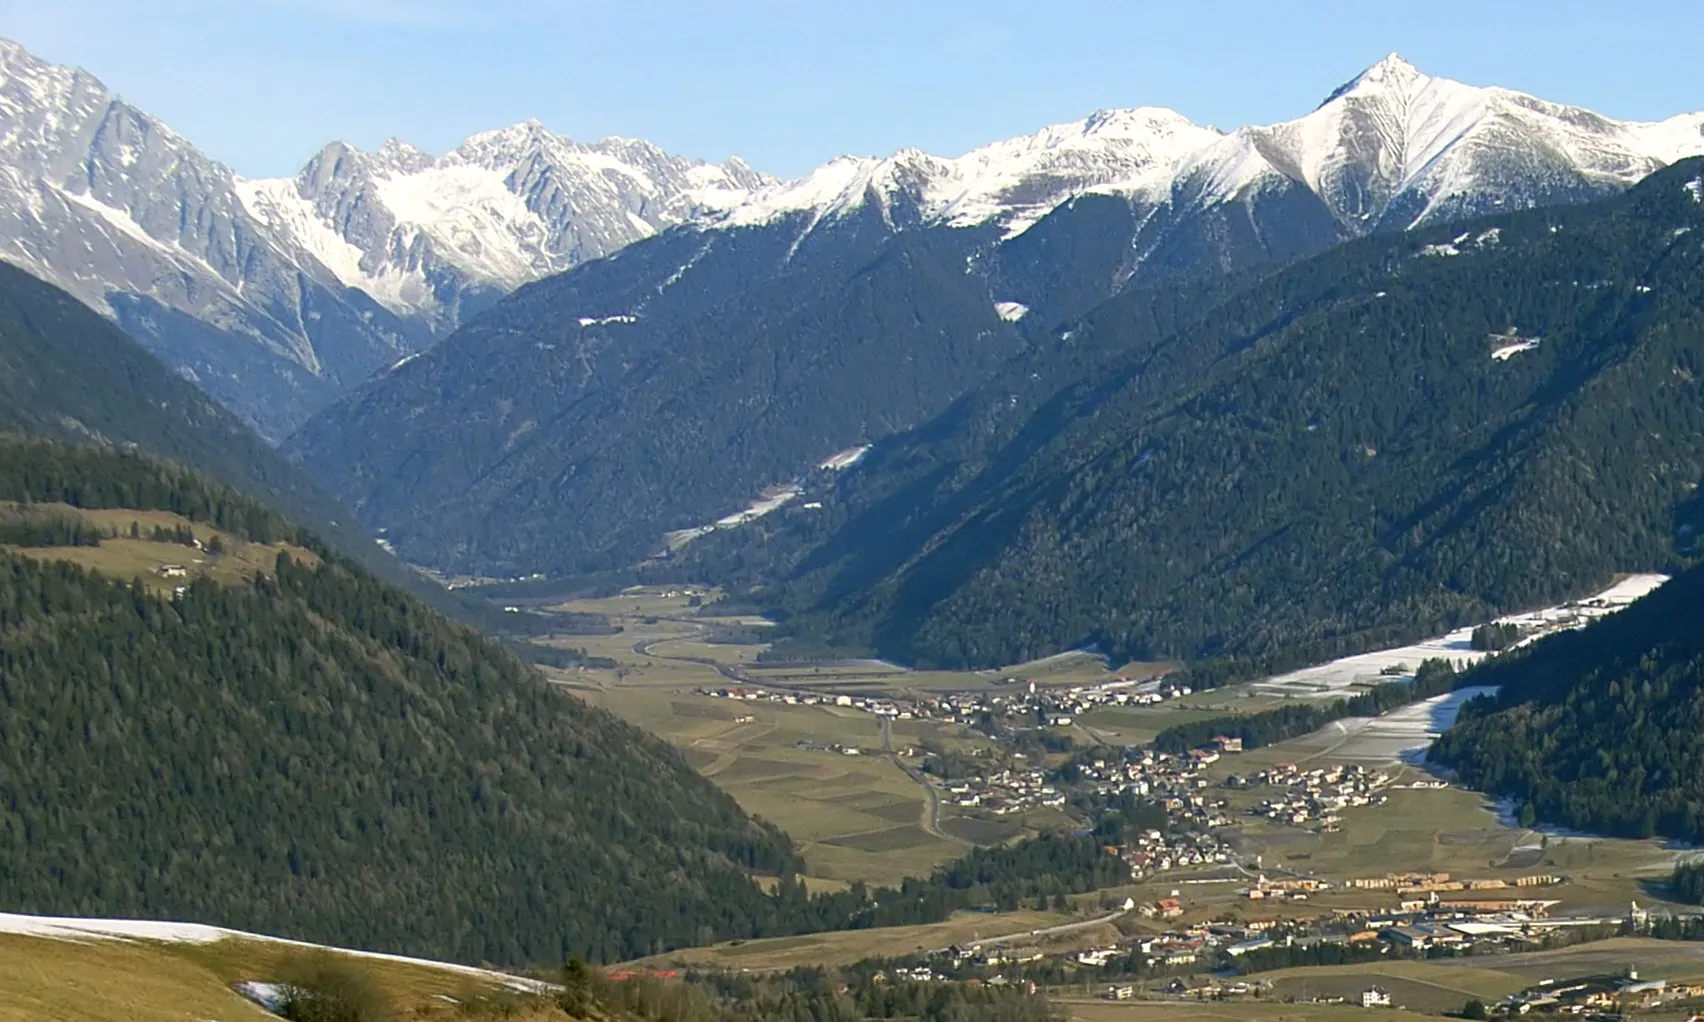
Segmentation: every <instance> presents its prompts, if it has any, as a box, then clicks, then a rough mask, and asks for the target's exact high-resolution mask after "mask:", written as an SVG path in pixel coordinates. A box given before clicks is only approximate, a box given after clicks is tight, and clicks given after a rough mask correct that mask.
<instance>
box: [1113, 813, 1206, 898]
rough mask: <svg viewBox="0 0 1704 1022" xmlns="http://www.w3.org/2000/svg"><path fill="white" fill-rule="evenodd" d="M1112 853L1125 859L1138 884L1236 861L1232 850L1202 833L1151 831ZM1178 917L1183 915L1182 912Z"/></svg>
mask: <svg viewBox="0 0 1704 1022" xmlns="http://www.w3.org/2000/svg"><path fill="white" fill-rule="evenodd" d="M1110 851H1112V852H1113V853H1114V854H1117V855H1121V856H1123V858H1124V861H1125V862H1126V863H1128V864H1129V866H1130V876H1131V878H1132V879H1133V880H1137V881H1141V880H1145V879H1147V878H1148V877H1151V876H1153V875H1155V874H1156V873H1164V872H1166V871H1168V870H1174V869H1192V868H1197V867H1201V866H1211V865H1215V864H1222V863H1228V862H1230V861H1231V858H1232V856H1231V849H1230V848H1229V846H1227V845H1226V844H1225V843H1224V842H1222V841H1220V840H1219V839H1218V838H1216V837H1214V836H1213V835H1212V834H1209V833H1207V832H1205V831H1198V830H1174V831H1172V832H1171V833H1162V832H1160V831H1157V830H1149V831H1145V832H1143V833H1142V834H1139V835H1137V836H1135V837H1134V838H1132V839H1131V841H1130V844H1128V845H1126V846H1123V847H1119V846H1116V845H1115V846H1112V847H1111V848H1110ZM1178 914H1179V915H1181V914H1182V912H1181V910H1180V911H1179V913H1178Z"/></svg>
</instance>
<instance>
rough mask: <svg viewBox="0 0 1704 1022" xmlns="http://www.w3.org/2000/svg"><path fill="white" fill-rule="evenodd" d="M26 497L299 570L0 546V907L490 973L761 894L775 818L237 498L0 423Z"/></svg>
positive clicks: (18, 493)
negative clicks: (93, 565)
mask: <svg viewBox="0 0 1704 1022" xmlns="http://www.w3.org/2000/svg"><path fill="white" fill-rule="evenodd" d="M32 498H34V499H39V500H52V501H55V502H58V503H59V504H63V505H70V506H72V507H77V506H80V505H84V504H87V505H90V506H106V507H112V506H125V507H130V508H133V509H136V510H138V511H145V510H169V511H174V512H177V513H179V514H182V515H184V516H185V517H186V518H188V519H190V520H192V521H198V522H208V523H211V524H215V525H217V527H218V528H219V529H221V530H223V531H224V532H225V533H227V534H229V535H232V536H235V537H237V538H238V539H240V540H243V541H253V542H269V541H271V540H274V539H279V538H288V539H291V540H293V541H294V542H296V543H299V544H301V545H303V546H304V547H306V548H307V549H309V550H311V551H312V552H313V554H314V556H315V560H314V562H313V563H312V564H311V565H310V564H309V563H304V562H302V561H299V560H298V559H296V558H293V557H291V556H289V555H288V554H282V555H279V556H277V557H276V559H275V563H274V564H273V565H272V566H271V567H270V570H267V571H265V572H264V573H259V574H255V575H245V576H243V577H242V578H241V580H240V581H238V582H235V583H232V584H221V583H219V582H216V581H212V580H210V579H207V578H190V579H187V580H185V581H186V582H187V584H186V585H184V587H183V590H182V591H181V592H180V593H176V594H175V595H174V594H173V593H172V592H171V591H170V590H164V591H162V590H161V589H160V588H159V587H158V586H157V585H156V584H153V583H152V582H150V583H149V584H132V583H130V582H128V581H117V580H113V579H110V578H107V577H104V576H102V575H100V574H98V573H95V572H92V571H90V570H88V569H86V568H84V567H79V566H77V565H74V564H71V563H67V562H66V561H64V560H61V559H56V558H54V557H53V556H52V555H53V550H52V549H51V548H46V549H37V548H32V549H31V550H30V551H29V555H28V556H25V555H23V554H20V553H18V552H17V548H9V550H0V908H3V909H5V910H16V911H26V912H38V913H46V914H60V915H95V916H139V917H156V918H157V917H166V918H179V919H190V920H207V921H216V922H218V923H221V924H224V925H233V926H237V927H240V928H243V929H251V930H260V931H265V932H272V933H279V934H282V935H287V936H291V937H298V938H303V939H310V940H316V941H319V942H323V943H336V944H342V945H346V946H354V947H364V948H374V949H383V950H390V951H404V952H409V953H414V954H423V955H428V956H431V957H437V958H444V959H452V960H461V961H479V960H490V961H497V962H507V963H519V962H549V961H560V960H562V959H563V958H564V957H566V956H567V955H568V954H570V953H578V954H581V955H583V956H586V957H588V958H593V959H615V958H624V957H631V956H633V955H635V954H640V953H645V952H650V951H655V950H660V949H662V948H664V947H670V946H679V945H681V944H687V943H695V942H699V941H702V940H706V939H710V938H714V937H717V936H733V935H742V934H745V933H748V932H750V931H751V930H752V929H753V927H754V926H756V925H757V924H758V923H757V921H758V920H761V919H763V918H765V913H767V912H769V911H771V908H772V906H771V903H770V902H769V901H768V899H766V897H765V896H764V895H763V893H762V892H761V891H760V890H759V889H758V887H757V885H755V884H754V883H753V882H752V881H751V880H750V879H749V876H748V872H747V871H748V870H755V871H759V872H763V873H778V872H783V871H786V870H788V869H790V868H791V867H792V866H793V865H794V855H793V852H792V849H791V845H790V843H789V842H788V841H787V839H786V838H785V837H784V836H783V835H781V834H780V833H779V832H777V831H775V830H773V829H772V828H766V827H763V826H760V825H758V824H756V823H754V822H753V821H752V820H750V819H749V818H748V817H746V816H745V815H744V814H743V813H741V812H740V810H739V809H738V807H737V805H736V804H735V803H734V802H733V800H732V799H730V798H729V797H727V796H726V795H724V794H722V793H720V792H719V791H717V790H716V789H715V788H714V787H713V786H712V785H711V784H710V783H709V782H707V781H705V780H704V779H703V778H700V777H699V776H697V775H696V774H694V773H693V772H692V771H691V770H690V769H689V768H688V767H687V765H686V764H685V762H684V761H682V760H681V758H680V757H679V756H678V754H677V753H675V752H674V751H673V750H672V749H671V748H669V747H668V746H667V745H665V744H664V743H662V742H661V741H659V740H658V739H656V738H654V737H652V736H650V735H648V734H646V733H645V732H643V731H640V730H639V729H637V728H633V727H631V726H628V725H626V724H623V723H622V722H621V721H620V720H618V719H617V718H615V717H614V716H612V715H610V714H607V713H604V712H602V711H598V710H595V709H592V708H589V707H587V706H585V705H584V704H582V703H580V702H579V701H578V700H575V699H573V698H571V697H569V696H567V695H565V694H563V693H561V692H559V691H557V690H555V689H552V688H551V687H549V686H547V685H546V684H544V683H543V682H542V681H541V680H540V679H539V678H538V677H537V676H536V675H535V674H533V673H532V672H531V671H529V670H528V669H527V668H526V667H524V666H523V665H522V664H520V663H519V662H518V661H516V660H515V659H513V658H512V657H510V656H509V655H508V654H506V653H504V652H502V651H501V650H499V649H497V648H496V647H494V646H493V645H491V644H490V643H488V642H487V641H485V640H484V639H482V638H480V637H479V636H478V635H477V634H475V633H473V632H471V631H469V630H467V629H465V628H463V627H461V626H458V625H456V624H454V623H452V622H450V621H448V620H446V619H444V618H443V617H440V616H439V615H437V614H435V613H433V612H432V611H430V610H428V609H427V608H425V607H424V606H423V605H421V604H420V603H419V602H417V601H416V600H414V599H413V598H412V597H410V596H408V595H406V594H404V593H402V592H400V591H399V590H397V589H395V588H393V587H390V586H388V585H385V584H384V583H382V582H379V581H377V580H376V579H374V578H372V577H371V576H370V575H368V574H367V573H366V572H365V571H363V570H362V569H361V568H359V567H357V566H355V565H353V564H352V563H350V562H349V561H347V560H346V559H343V558H341V557H339V556H337V555H336V554H334V553H333V552H332V551H331V550H330V549H329V548H327V547H324V546H323V545H321V544H319V543H318V541H317V540H315V539H314V538H313V537H312V536H310V535H308V534H306V533H305V532H302V531H300V530H297V529H295V528H294V527H293V526H290V525H288V524H287V523H285V522H284V521H283V520H282V519H281V518H279V517H278V516H276V515H275V514H273V513H271V512H270V511H268V510H266V509H265V508H262V507H259V506H258V505H256V504H254V503H253V502H251V501H248V500H247V499H246V498H244V497H242V496H240V495H239V494H237V493H235V492H234V491H231V490H229V489H227V488H224V487H222V486H219V485H217V484H214V483H211V482H209V481H207V480H205V479H203V478H202V477H200V476H197V475H195V474H193V473H189V472H186V471H183V470H180V469H176V468H172V467H168V466H162V465H160V464H158V463H156V462H153V461H150V460H147V459H144V458H141V457H139V456H135V455H127V454H121V453H117V452H113V451H110V450H100V449H90V448H68V447H59V446H55V445H47V444H43V443H40V442H33V441H31V442H17V441H8V442H6V444H5V446H4V448H3V449H0V500H5V501H12V502H23V501H28V500H30V499H32ZM198 538H199V537H198ZM67 549H68V550H72V549H75V550H82V549H86V548H84V547H76V548H67ZM184 549H185V560H186V561H187V560H190V559H193V558H203V559H205V558H215V557H218V556H228V555H226V554H219V555H215V554H213V553H212V552H211V551H196V550H194V549H193V548H191V547H185V548H184Z"/></svg>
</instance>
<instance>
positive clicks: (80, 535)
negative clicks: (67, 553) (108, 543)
mask: <svg viewBox="0 0 1704 1022" xmlns="http://www.w3.org/2000/svg"><path fill="white" fill-rule="evenodd" d="M101 538H102V537H101V530H99V529H97V528H95V527H94V526H92V525H90V524H89V523H87V522H85V521H84V520H83V519H82V518H79V517H78V516H76V515H73V514H66V513H64V512H54V511H51V510H48V509H44V508H34V507H30V506H28V505H25V506H23V507H21V508H17V509H15V510H0V546H33V547H50V546H100V545H101Z"/></svg>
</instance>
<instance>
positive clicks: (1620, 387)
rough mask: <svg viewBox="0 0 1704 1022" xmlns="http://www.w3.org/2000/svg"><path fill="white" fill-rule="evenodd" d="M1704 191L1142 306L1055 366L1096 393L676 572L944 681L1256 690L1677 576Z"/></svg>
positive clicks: (1686, 175)
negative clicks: (1200, 671) (1021, 678)
mask: <svg viewBox="0 0 1704 1022" xmlns="http://www.w3.org/2000/svg"><path fill="white" fill-rule="evenodd" d="M1701 177H1704V166H1700V164H1699V163H1697V162H1689V163H1684V164H1680V165H1677V166H1676V167H1674V168H1670V169H1669V170H1667V171H1664V172H1660V173H1658V174H1657V175H1654V176H1653V177H1652V178H1650V179H1649V180H1648V181H1647V182H1645V183H1644V184H1642V185H1641V186H1638V187H1637V188H1635V189H1634V190H1632V191H1631V192H1630V193H1628V194H1627V195H1625V196H1621V197H1617V198H1614V199H1609V200H1603V201H1600V202H1598V203H1595V204H1590V205H1587V206H1582V207H1574V208H1560V209H1553V210H1548V211H1534V212H1527V213H1522V214H1516V215H1511V216H1508V217H1503V218H1497V219H1493V220H1486V221H1480V222H1476V223H1474V224H1473V225H1471V226H1464V227H1461V228H1451V229H1448V230H1444V229H1438V230H1434V231H1430V232H1420V233H1417V234H1415V235H1412V236H1404V237H1398V238H1385V239H1374V240H1368V241H1363V242H1358V243H1355V244H1352V245H1349V246H1346V247H1344V248H1342V249H1340V250H1337V251H1334V252H1332V253H1328V254H1326V255H1324V256H1321V257H1318V258H1316V259H1313V260H1310V261H1308V262H1306V263H1303V264H1300V265H1298V266H1296V267H1294V268H1293V269H1291V270H1288V271H1285V272H1283V273H1281V274H1278V275H1277V276H1275V277H1273V278H1272V279H1270V280H1268V281H1265V282H1263V283H1261V284H1259V285H1257V286H1255V287H1252V288H1250V289H1248V290H1245V291H1243V292H1241V293H1238V294H1236V295H1234V296H1232V297H1231V298H1229V299H1227V300H1224V301H1222V302H1220V303H1219V304H1218V305H1217V307H1216V308H1213V309H1212V310H1211V311H1209V312H1206V313H1204V314H1201V313H1188V312H1182V313H1178V314H1174V315H1172V316H1171V317H1169V318H1170V321H1171V322H1173V323H1174V324H1181V326H1180V327H1179V328H1177V329H1176V330H1175V332H1173V333H1172V334H1171V335H1170V336H1168V337H1164V338H1163V339H1161V340H1155V339H1154V334H1153V330H1154V327H1155V326H1156V325H1157V324H1161V325H1163V324H1162V323H1161V321H1158V320H1156V318H1155V315H1154V309H1155V306H1154V303H1153V302H1152V301H1151V299H1149V298H1146V297H1143V296H1126V297H1123V298H1120V299H1115V300H1114V301H1112V302H1109V303H1106V304H1105V305H1103V306H1102V307H1100V308H1098V309H1097V310H1095V312H1094V313H1092V314H1091V315H1089V316H1088V317H1086V318H1085V320H1084V322H1083V323H1081V324H1079V326H1078V327H1077V328H1075V329H1074V330H1073V331H1072V333H1071V334H1070V335H1069V336H1066V337H1064V338H1062V339H1061V340H1060V341H1058V342H1057V343H1058V344H1059V345H1060V346H1061V347H1067V346H1081V347H1082V348H1083V349H1084V350H1085V351H1086V352H1088V353H1089V355H1088V357H1086V358H1085V360H1084V361H1083V363H1082V364H1083V366H1084V373H1085V375H1083V376H1082V377H1080V378H1079V379H1078V380H1076V381H1075V382H1074V383H1072V384H1071V385H1069V386H1065V387H1063V388H1060V389H1057V390H1055V391H1053V392H1052V393H1050V394H1048V395H1045V396H1043V395H1039V394H1024V395H1021V397H1022V399H1021V400H1017V399H1018V398H1019V397H1020V394H1019V392H1018V390H1017V389H1016V388H1015V387H1011V388H1010V389H1006V390H1004V391H992V392H989V391H985V392H982V393H979V394H976V395H973V396H972V397H971V398H967V399H966V400H964V401H961V402H960V403H959V404H958V405H956V406H955V407H954V409H953V410H952V411H950V412H949V413H947V414H946V415H944V416H942V417H941V418H940V419H938V420H937V421H936V422H934V423H931V424H929V425H928V426H926V427H923V428H920V429H919V430H917V431H915V432H914V433H912V434H910V435H907V436H904V437H900V438H896V439H895V440H893V441H890V442H888V443H884V444H880V445H878V446H877V448H876V449H875V450H874V451H872V452H871V453H870V455H869V456H868V457H866V458H865V459H864V461H863V462H862V463H861V464H860V465H859V466H858V467H857V468H856V469H855V470H853V471H852V472H851V473H849V474H848V475H847V477H846V478H844V479H843V480H841V481H840V482H839V483H838V486H837V487H836V488H835V491H834V493H833V494H832V495H830V496H829V499H827V500H826V501H825V504H827V506H826V507H824V508H823V509H822V511H821V513H820V514H817V515H807V514H806V513H805V512H803V511H795V512H790V513H789V512H786V511H783V512H777V513H776V515H774V516H771V518H768V519H764V520H763V521H761V522H758V523H754V524H752V525H748V526H745V527H742V528H741V529H739V530H730V531H727V532H724V533H718V534H715V535H713V536H709V537H705V538H704V539H703V540H700V541H698V544H695V545H694V547H693V548H689V551H688V558H689V559H696V563H695V564H692V565H690V566H685V567H682V568H681V569H680V570H683V571H687V572H692V573H698V574H702V573H704V572H706V571H710V570H713V569H720V571H721V572H722V573H723V577H728V578H734V579H740V580H743V581H746V582H748V583H761V582H763V581H766V580H773V579H775V578H778V577H780V578H785V579H786V580H787V581H786V584H785V585H784V586H783V587H782V589H780V590H779V591H778V590H775V589H768V590H766V592H767V593H768V596H767V598H768V599H770V600H771V601H772V602H773V603H775V604H776V605H778V606H779V607H780V608H781V609H783V610H785V611H788V612H789V613H791V614H792V615H793V616H794V618H795V621H794V626H795V628H796V630H797V631H799V632H801V633H811V634H816V635H826V636H828V637H830V638H831V639H833V640H835V641H838V642H839V643H841V644H843V645H845V646H853V647H858V646H862V647H865V648H872V649H875V650H877V651H880V652H881V653H884V654H887V655H892V656H898V657H901V658H906V659H913V660H917V661H921V662H935V663H954V664H978V665H985V664H999V663H1011V662H1018V661H1022V660H1025V659H1028V658H1030V657H1033V656H1038V655H1042V654H1046V653H1051V652H1055V651H1057V650H1059V649H1063V648H1068V647H1071V646H1074V645H1077V644H1080V643H1085V642H1099V643H1101V644H1102V645H1103V646H1104V647H1105V648H1106V649H1107V650H1108V652H1111V653H1114V654H1117V655H1129V656H1136V657H1150V656H1152V657H1158V656H1181V657H1185V658H1189V659H1201V658H1205V659H1217V660H1219V661H1221V662H1222V665H1223V666H1226V667H1228V668H1231V669H1253V668H1254V667H1256V666H1259V665H1264V666H1276V665H1279V664H1282V663H1288V662H1295V661H1298V660H1312V659H1321V658H1329V657H1330V656H1333V655H1337V654H1339V653H1342V652H1345V651H1349V650H1354V649H1359V648H1366V647H1369V646H1372V645H1376V644H1383V643H1386V642H1388V640H1391V639H1394V638H1396V637H1398V636H1415V635H1419V634H1430V633H1433V632H1436V631H1440V630H1442V629H1444V628H1445V627H1447V626H1453V625H1455V624H1458V623H1461V622H1465V621H1470V620H1475V619H1482V618H1485V617H1489V616H1491V615H1492V614H1493V613H1494V612H1495V611H1499V610H1507V609H1512V608H1517V607H1521V606H1524V605H1529V604H1537V603H1544V602H1549V601H1553V600H1555V599H1557V598H1559V597H1562V596H1566V595H1570V594H1574V593H1579V592H1582V591H1584V590H1586V589H1588V588H1590V587H1591V586H1594V585H1598V584H1601V583H1602V582H1604V581H1605V580H1607V578H1608V577H1609V576H1610V575H1611V574H1612V573H1614V572H1616V571H1620V570H1634V569H1642V568H1652V569H1657V568H1672V567H1673V566H1674V565H1675V564H1676V563H1678V562H1679V561H1680V560H1682V559H1683V558H1684V557H1686V556H1689V555H1690V554H1691V553H1692V552H1693V544H1694V542H1695V538H1694V537H1695V535H1696V533H1695V531H1688V530H1689V528H1690V527H1691V524H1692V522H1693V519H1694V518H1695V517H1696V516H1695V514H1694V511H1693V510H1691V509H1692V507H1693V504H1692V500H1693V494H1694V490H1695V488H1696V486H1697V484H1698V482H1699V477H1700V472H1701V469H1704V395H1701V394H1700V392H1699V389H1698V388H1699V387H1700V386H1701V384H1700V381H1699V380H1698V374H1699V372H1700V371H1701V366H1700V362H1701V361H1704V351H1701V346H1704V312H1701V311H1700V310H1701V309H1704V290H1701V288H1704V283H1701V281H1704V202H1701V201H1700V194H1699V193H1700V188H1701V187H1704V186H1701V184H1700V180H1701ZM1121 349H1122V350H1123V351H1124V352H1126V353H1127V354H1124V355H1118V354H1116V353H1117V352H1119V351H1120V350H1121ZM1107 353H1115V354H1113V355H1112V356H1111V357H1108V355H1107ZM1000 382H1001V385H1002V386H1009V385H1010V384H1011V381H1009V380H1002V381H1000ZM1003 396H1009V397H1010V398H1011V400H1009V401H1008V402H1007V404H1009V405H1011V406H1012V407H1015V408H1016V409H1017V410H1018V411H1020V412H1021V413H1023V414H1021V415H1019V416H1017V417H1013V416H1010V415H1006V414H1004V412H1003V405H1002V397H1003ZM1031 408H1033V409H1034V410H1033V411H1030V410H1029V409H1031ZM812 499H813V500H814V499H816V497H815V495H813V498H812ZM699 544H702V546H700V545H699ZM1239 663H1241V664H1242V665H1243V666H1242V667H1240V668H1239V667H1238V666H1237V665H1238V664H1239Z"/></svg>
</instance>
